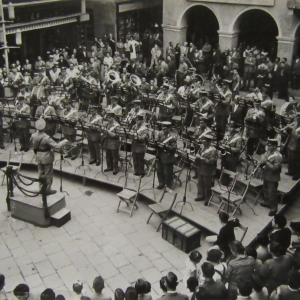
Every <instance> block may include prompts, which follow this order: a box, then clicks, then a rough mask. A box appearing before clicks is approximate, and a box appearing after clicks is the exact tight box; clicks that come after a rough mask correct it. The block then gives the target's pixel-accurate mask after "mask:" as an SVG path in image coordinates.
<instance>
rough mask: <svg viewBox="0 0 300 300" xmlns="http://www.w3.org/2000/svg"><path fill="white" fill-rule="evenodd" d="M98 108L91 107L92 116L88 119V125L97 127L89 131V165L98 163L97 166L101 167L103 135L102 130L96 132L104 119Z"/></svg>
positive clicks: (87, 134)
mask: <svg viewBox="0 0 300 300" xmlns="http://www.w3.org/2000/svg"><path fill="white" fill-rule="evenodd" d="M97 109H98V106H95V105H90V106H89V112H90V114H89V115H88V117H87V120H86V121H87V124H88V125H90V126H91V127H93V126H94V127H95V130H92V131H87V133H86V138H87V141H88V147H89V152H90V161H89V164H90V165H92V164H94V163H96V166H100V164H101V156H100V142H101V133H100V128H98V129H99V131H98V130H96V128H97V126H101V125H102V124H103V118H102V117H101V116H100V115H99V114H98V112H97Z"/></svg>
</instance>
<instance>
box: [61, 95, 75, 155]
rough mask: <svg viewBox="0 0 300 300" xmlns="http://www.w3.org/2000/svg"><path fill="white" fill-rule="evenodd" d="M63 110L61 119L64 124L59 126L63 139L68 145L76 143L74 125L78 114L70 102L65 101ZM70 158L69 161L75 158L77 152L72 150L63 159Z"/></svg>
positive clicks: (69, 100)
mask: <svg viewBox="0 0 300 300" xmlns="http://www.w3.org/2000/svg"><path fill="white" fill-rule="evenodd" d="M64 103H65V109H64V110H63V113H62V117H63V118H64V121H65V124H62V125H61V131H62V134H63V135H64V138H65V139H67V140H68V141H69V142H70V143H74V142H75V141H76V129H75V125H76V123H77V119H78V112H77V110H76V109H75V108H73V107H72V100H71V99H66V100H65V102H64ZM69 157H71V160H74V159H76V158H77V150H76V149H73V150H72V151H69V152H68V153H67V155H65V158H69Z"/></svg>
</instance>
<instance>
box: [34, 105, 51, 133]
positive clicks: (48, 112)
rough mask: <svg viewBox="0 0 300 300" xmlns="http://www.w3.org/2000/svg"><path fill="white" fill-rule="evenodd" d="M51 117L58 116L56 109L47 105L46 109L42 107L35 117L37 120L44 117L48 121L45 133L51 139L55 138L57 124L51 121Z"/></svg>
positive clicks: (38, 109)
mask: <svg viewBox="0 0 300 300" xmlns="http://www.w3.org/2000/svg"><path fill="white" fill-rule="evenodd" d="M51 116H56V113H55V109H54V108H53V107H52V106H50V105H47V106H46V107H44V106H43V105H40V106H39V107H38V108H37V110H36V112H35V117H36V118H37V119H38V118H41V117H42V118H44V119H45V121H46V127H45V133H46V134H47V135H49V136H50V137H53V135H54V133H55V125H56V124H55V123H54V122H53V121H51Z"/></svg>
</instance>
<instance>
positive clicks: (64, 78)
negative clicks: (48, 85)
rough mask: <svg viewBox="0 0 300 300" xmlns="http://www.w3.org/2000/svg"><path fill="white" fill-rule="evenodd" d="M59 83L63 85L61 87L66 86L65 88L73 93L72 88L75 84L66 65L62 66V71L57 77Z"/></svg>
mask: <svg viewBox="0 0 300 300" xmlns="http://www.w3.org/2000/svg"><path fill="white" fill-rule="evenodd" d="M57 85H58V86H61V87H64V89H65V90H66V91H67V92H68V93H70V94H72V89H73V87H74V84H73V80H72V78H71V76H69V75H68V74H67V68H66V67H61V73H60V75H59V76H58V78H57Z"/></svg>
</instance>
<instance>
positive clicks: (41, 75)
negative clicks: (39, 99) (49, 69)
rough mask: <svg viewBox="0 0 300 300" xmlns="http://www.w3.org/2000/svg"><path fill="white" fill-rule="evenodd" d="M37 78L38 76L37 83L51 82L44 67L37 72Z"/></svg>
mask: <svg viewBox="0 0 300 300" xmlns="http://www.w3.org/2000/svg"><path fill="white" fill-rule="evenodd" d="M39 78H40V81H39V83H38V85H42V86H48V85H50V84H51V81H50V79H49V78H48V76H47V74H46V72H45V69H44V67H43V68H42V69H41V70H40V72H39Z"/></svg>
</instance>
